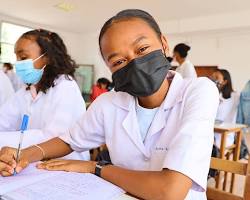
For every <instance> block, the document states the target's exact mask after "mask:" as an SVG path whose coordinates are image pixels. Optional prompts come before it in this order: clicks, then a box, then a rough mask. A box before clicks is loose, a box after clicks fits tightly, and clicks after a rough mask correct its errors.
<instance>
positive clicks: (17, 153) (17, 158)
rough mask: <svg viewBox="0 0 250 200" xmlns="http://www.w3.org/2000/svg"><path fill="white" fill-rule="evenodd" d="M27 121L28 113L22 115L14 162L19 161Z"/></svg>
mask: <svg viewBox="0 0 250 200" xmlns="http://www.w3.org/2000/svg"><path fill="white" fill-rule="evenodd" d="M28 122H29V116H28V115H24V116H23V121H22V125H21V129H20V131H21V135H20V140H19V144H18V148H17V152H16V163H18V162H19V158H20V153H21V148H22V143H23V136H24V131H26V130H27V127H28ZM16 173H17V172H16V168H15V169H14V175H15V174H16Z"/></svg>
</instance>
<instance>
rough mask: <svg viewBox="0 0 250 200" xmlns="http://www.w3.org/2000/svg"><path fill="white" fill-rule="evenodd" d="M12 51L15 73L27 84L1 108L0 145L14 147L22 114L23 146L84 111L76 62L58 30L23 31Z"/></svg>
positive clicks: (58, 129)
mask: <svg viewBox="0 0 250 200" xmlns="http://www.w3.org/2000/svg"><path fill="white" fill-rule="evenodd" d="M15 54H16V57H17V62H16V63H15V68H16V73H17V75H18V76H19V77H20V79H21V80H22V81H23V83H24V84H26V86H25V87H23V88H21V89H20V90H19V91H18V92H17V93H15V94H14V95H13V96H12V98H10V99H9V100H8V101H7V102H6V103H5V104H4V106H2V107H1V109H0V119H1V120H0V147H1V146H6V145H12V146H15V147H16V145H17V144H18V140H19V137H20V133H19V132H15V131H18V130H20V125H21V121H22V117H23V115H24V114H27V115H28V116H29V118H30V120H29V124H28V131H27V132H26V133H25V139H24V146H30V145H32V144H34V143H37V142H39V141H45V140H48V139H49V138H53V137H55V136H59V135H61V134H63V133H64V132H65V131H66V130H67V129H68V128H69V127H70V126H71V125H72V124H74V123H75V122H76V120H77V119H78V118H80V116H82V115H83V114H84V113H85V102H84V100H83V98H82V96H81V93H80V90H79V88H78V86H77V84H76V82H75V80H74V72H75V67H76V64H75V62H74V61H73V60H72V59H71V57H70V55H69V54H68V52H67V49H66V46H65V45H64V42H63V40H62V39H61V38H60V36H59V35H58V34H56V33H54V32H50V31H47V30H42V29H39V30H32V31H29V32H26V33H24V34H23V35H22V36H21V37H20V38H19V39H18V41H17V42H16V44H15ZM6 79H7V80H8V77H6ZM8 81H9V80H8ZM1 86H2V85H1ZM88 157H89V155H88V153H86V155H85V158H88ZM75 158H82V156H80V157H79V156H78V155H77V154H76V157H75Z"/></svg>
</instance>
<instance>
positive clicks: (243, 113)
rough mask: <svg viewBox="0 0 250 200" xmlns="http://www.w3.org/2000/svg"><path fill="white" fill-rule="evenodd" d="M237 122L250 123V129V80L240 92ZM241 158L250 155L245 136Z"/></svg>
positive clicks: (249, 124)
mask: <svg viewBox="0 0 250 200" xmlns="http://www.w3.org/2000/svg"><path fill="white" fill-rule="evenodd" d="M237 123H240V124H246V125H248V129H246V130H248V131H249V130H250V129H249V127H250V81H248V82H247V84H246V85H245V87H244V89H243V90H242V91H241V94H240V102H239V107H238V113H237ZM240 157H241V158H247V157H249V148H248V146H247V144H246V141H245V139H244V137H243V139H242V142H241V151H240Z"/></svg>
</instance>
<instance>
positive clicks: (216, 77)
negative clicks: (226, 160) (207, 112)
mask: <svg viewBox="0 0 250 200" xmlns="http://www.w3.org/2000/svg"><path fill="white" fill-rule="evenodd" d="M211 78H212V80H213V81H214V82H215V83H216V85H217V87H218V89H219V92H220V103H219V107H218V111H217V115H216V120H217V121H218V122H224V123H236V115H237V107H238V104H239V94H238V93H237V92H234V90H233V86H232V81H231V76H230V73H229V72H228V71H227V70H225V69H218V70H216V71H215V72H214V73H213V74H212V77H211ZM234 137H235V134H234V133H231V134H228V137H227V140H226V146H231V145H232V144H234ZM220 143H221V134H219V133H215V145H216V147H217V148H220Z"/></svg>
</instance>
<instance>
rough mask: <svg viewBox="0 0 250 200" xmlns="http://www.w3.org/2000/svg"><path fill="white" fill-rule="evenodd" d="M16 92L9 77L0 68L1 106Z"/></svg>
mask: <svg viewBox="0 0 250 200" xmlns="http://www.w3.org/2000/svg"><path fill="white" fill-rule="evenodd" d="M13 94H14V89H13V87H12V84H11V82H10V80H9V78H8V77H7V76H6V74H5V73H4V72H3V71H2V70H0V107H1V105H2V104H4V103H5V102H6V101H7V100H8V99H9V98H10V97H11V96H12V95H13Z"/></svg>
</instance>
